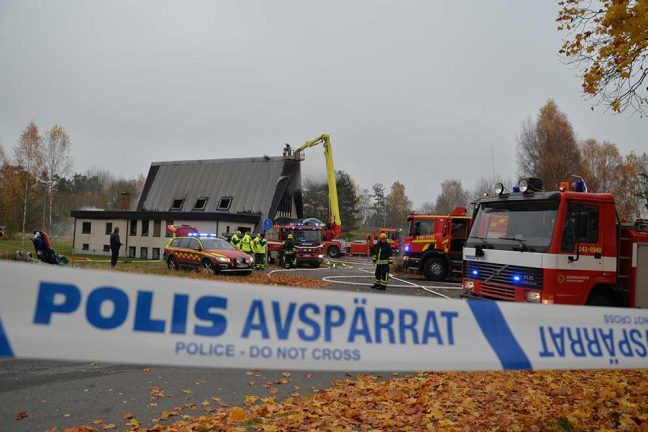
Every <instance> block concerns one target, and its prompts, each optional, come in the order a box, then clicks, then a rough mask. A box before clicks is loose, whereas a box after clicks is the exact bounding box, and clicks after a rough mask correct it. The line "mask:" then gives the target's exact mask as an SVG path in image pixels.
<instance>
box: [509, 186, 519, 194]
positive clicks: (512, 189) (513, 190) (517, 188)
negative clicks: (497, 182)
mask: <svg viewBox="0 0 648 432" xmlns="http://www.w3.org/2000/svg"><path fill="white" fill-rule="evenodd" d="M511 191H512V192H513V193H518V192H520V186H513V187H512V188H511Z"/></svg>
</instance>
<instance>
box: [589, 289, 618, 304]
mask: <svg viewBox="0 0 648 432" xmlns="http://www.w3.org/2000/svg"><path fill="white" fill-rule="evenodd" d="M587 305H588V306H616V302H615V301H614V299H613V298H611V297H610V296H608V295H605V294H603V293H600V292H593V293H592V294H590V296H589V298H588V299H587Z"/></svg>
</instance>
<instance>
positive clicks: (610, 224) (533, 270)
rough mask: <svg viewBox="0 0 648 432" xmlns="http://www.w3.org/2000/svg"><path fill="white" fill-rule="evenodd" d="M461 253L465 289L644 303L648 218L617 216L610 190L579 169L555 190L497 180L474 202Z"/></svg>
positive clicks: (524, 297) (489, 294)
mask: <svg viewBox="0 0 648 432" xmlns="http://www.w3.org/2000/svg"><path fill="white" fill-rule="evenodd" d="M463 258H464V267H463V293H462V295H463V296H464V297H468V298H471V297H473V298H474V297H478V298H490V299H496V300H510V301H517V302H531V303H544V304H551V303H558V304H575V305H585V304H587V305H597V306H628V307H641V308H646V307H648V221H647V220H637V221H636V222H634V223H632V224H628V223H622V222H621V221H619V217H618V215H617V212H616V207H615V203H614V196H613V195H612V194H609V193H587V187H586V186H585V182H584V181H583V180H582V179H581V178H580V177H579V178H577V179H576V181H573V182H565V183H562V184H561V187H560V190H559V191H553V192H546V191H544V190H543V185H542V180H540V179H537V178H530V179H522V180H520V182H519V184H518V186H516V187H514V188H513V190H512V192H511V193H508V192H507V191H506V190H505V189H504V186H503V185H502V184H498V185H497V187H496V195H495V196H490V197H485V198H482V199H480V200H479V201H478V202H477V203H476V207H475V212H474V223H473V226H472V229H471V231H470V236H469V237H468V240H467V242H466V246H465V248H464V251H463Z"/></svg>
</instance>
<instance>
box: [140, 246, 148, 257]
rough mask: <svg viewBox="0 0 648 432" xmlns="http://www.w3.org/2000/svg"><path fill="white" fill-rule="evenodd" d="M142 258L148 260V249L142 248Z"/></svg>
mask: <svg viewBox="0 0 648 432" xmlns="http://www.w3.org/2000/svg"><path fill="white" fill-rule="evenodd" d="M140 258H142V259H147V258H148V248H145V247H143V248H140Z"/></svg>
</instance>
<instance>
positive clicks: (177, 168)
mask: <svg viewBox="0 0 648 432" xmlns="http://www.w3.org/2000/svg"><path fill="white" fill-rule="evenodd" d="M300 163H301V161H300V159H299V158H296V157H293V156H285V157H281V156H279V157H270V156H264V157H260V158H240V159H212V160H195V161H174V162H153V163H152V164H151V167H150V169H149V172H148V176H147V178H146V182H145V184H144V189H143V191H142V194H141V196H140V199H139V202H138V203H137V206H136V207H135V209H133V210H131V209H130V207H131V206H130V203H123V205H122V210H119V211H103V210H73V211H72V217H73V218H74V234H73V247H74V250H75V252H76V253H87V254H109V253H110V248H109V243H110V242H109V237H110V234H111V232H112V230H113V229H114V228H115V227H117V226H119V227H120V237H121V241H122V243H123V244H124V246H123V247H122V249H121V251H120V252H121V255H122V256H129V257H132V258H153V259H160V258H161V256H162V251H163V249H164V246H165V245H166V241H167V240H168V239H167V238H165V237H170V236H171V235H172V234H171V233H170V232H169V231H168V230H167V229H166V227H167V226H168V225H182V224H187V225H192V226H195V227H196V228H198V229H199V230H201V231H205V232H215V233H219V234H227V233H231V232H235V231H237V230H238V231H242V232H243V231H257V232H258V231H262V230H263V228H262V224H263V221H264V220H265V219H273V220H274V219H278V218H290V219H295V218H301V217H302V209H303V205H302V183H301V169H300Z"/></svg>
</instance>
